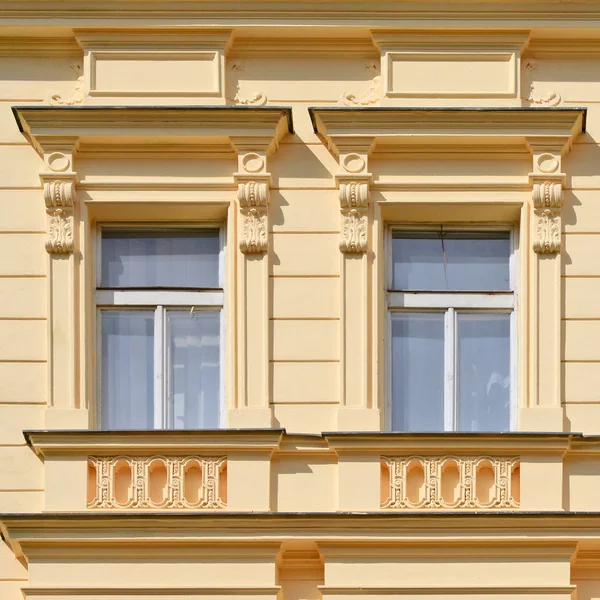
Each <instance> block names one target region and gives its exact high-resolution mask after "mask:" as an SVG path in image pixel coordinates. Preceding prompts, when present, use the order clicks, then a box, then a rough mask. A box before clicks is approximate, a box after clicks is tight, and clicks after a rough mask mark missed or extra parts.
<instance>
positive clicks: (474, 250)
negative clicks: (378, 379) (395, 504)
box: [387, 226, 515, 431]
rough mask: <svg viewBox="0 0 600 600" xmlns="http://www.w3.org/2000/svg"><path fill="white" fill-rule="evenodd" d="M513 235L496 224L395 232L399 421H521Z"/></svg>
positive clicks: (394, 375)
mask: <svg viewBox="0 0 600 600" xmlns="http://www.w3.org/2000/svg"><path fill="white" fill-rule="evenodd" d="M513 239H514V236H513V233H512V232H511V231H508V230H504V231H502V230H497V229H496V230H493V229H487V230H484V229H474V230H468V231H466V230H459V229H453V228H448V227H446V226H444V227H439V226H438V227H436V228H435V229H420V230H414V229H413V230H410V229H393V230H392V231H391V240H390V246H391V261H390V265H391V268H390V273H389V281H390V284H389V288H388V294H387V297H388V307H389V311H390V312H389V317H390V328H391V336H390V340H391V349H390V356H391V369H390V371H391V394H390V396H391V407H390V411H389V412H390V413H391V414H390V423H389V424H390V426H391V429H392V430H394V431H506V430H510V429H514V418H515V410H514V399H513V396H514V389H515V377H514V370H515V369H514V364H515V351H514V333H513V332H514V330H515V313H514V310H515V286H514V282H515V273H514V258H513V256H514V251H513V246H514V242H513Z"/></svg>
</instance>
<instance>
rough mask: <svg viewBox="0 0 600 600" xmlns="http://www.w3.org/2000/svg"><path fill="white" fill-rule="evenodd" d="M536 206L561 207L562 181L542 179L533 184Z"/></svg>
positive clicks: (533, 196)
mask: <svg viewBox="0 0 600 600" xmlns="http://www.w3.org/2000/svg"><path fill="white" fill-rule="evenodd" d="M532 199H533V205H534V206H535V208H560V207H561V206H562V183H560V182H553V181H542V182H536V183H534V184H533V193H532Z"/></svg>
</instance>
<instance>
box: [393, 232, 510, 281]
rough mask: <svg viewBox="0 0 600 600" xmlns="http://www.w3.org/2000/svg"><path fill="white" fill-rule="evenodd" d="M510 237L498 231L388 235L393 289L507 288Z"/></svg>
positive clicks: (397, 233) (400, 233) (399, 233)
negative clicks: (390, 246)
mask: <svg viewBox="0 0 600 600" xmlns="http://www.w3.org/2000/svg"><path fill="white" fill-rule="evenodd" d="M509 257H510V237H509V233H508V232H507V231H506V232H504V231H502V232H452V231H451V232H443V233H442V232H401V231H395V232H394V233H393V235H392V259H393V263H394V265H393V269H394V273H393V288H394V289H395V290H433V291H437V290H463V291H473V290H509V289H510V278H509Z"/></svg>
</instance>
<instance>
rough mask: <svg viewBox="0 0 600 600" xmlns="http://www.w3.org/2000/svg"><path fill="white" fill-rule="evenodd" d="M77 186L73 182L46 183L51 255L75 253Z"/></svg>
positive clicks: (45, 197)
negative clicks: (74, 221) (74, 230)
mask: <svg viewBox="0 0 600 600" xmlns="http://www.w3.org/2000/svg"><path fill="white" fill-rule="evenodd" d="M74 200H75V186H74V184H73V182H72V181H64V180H53V181H46V182H44V202H45V203H46V220H47V238H46V250H47V251H48V252H49V253H50V254H69V253H70V252H72V251H73V228H74V224H73V206H74Z"/></svg>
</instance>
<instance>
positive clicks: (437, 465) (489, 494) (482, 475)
mask: <svg viewBox="0 0 600 600" xmlns="http://www.w3.org/2000/svg"><path fill="white" fill-rule="evenodd" d="M381 464H382V486H381V487H382V498H381V508H386V509H388V508H389V509H455V508H462V509H490V508H494V509H502V508H506V509H510V508H519V505H520V460H519V459H518V458H492V457H488V456H482V457H465V456H461V457H457V456H443V457H429V456H427V457H422V456H409V457H389V458H388V457H382V463H381Z"/></svg>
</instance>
